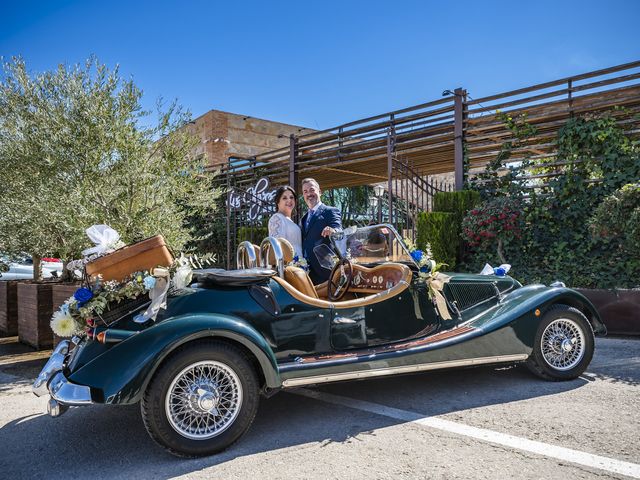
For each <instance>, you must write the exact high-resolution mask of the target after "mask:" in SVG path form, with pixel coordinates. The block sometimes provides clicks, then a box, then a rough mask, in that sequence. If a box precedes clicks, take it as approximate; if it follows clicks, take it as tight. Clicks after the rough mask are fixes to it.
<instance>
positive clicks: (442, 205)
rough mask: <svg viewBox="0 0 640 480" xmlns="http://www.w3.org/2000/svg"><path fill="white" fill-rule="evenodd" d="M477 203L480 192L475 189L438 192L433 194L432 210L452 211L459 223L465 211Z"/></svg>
mask: <svg viewBox="0 0 640 480" xmlns="http://www.w3.org/2000/svg"><path fill="white" fill-rule="evenodd" d="M479 203H480V192H476V191H475V190H462V191H460V192H440V193H436V194H435V195H434V196H433V211H434V212H449V213H453V214H454V215H455V220H456V222H457V223H458V224H459V225H460V224H461V223H462V219H463V218H464V217H465V216H466V214H467V212H468V211H469V210H471V209H472V208H474V207H475V206H476V205H478V204H479Z"/></svg>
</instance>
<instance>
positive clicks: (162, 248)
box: [86, 235, 173, 281]
mask: <svg viewBox="0 0 640 480" xmlns="http://www.w3.org/2000/svg"><path fill="white" fill-rule="evenodd" d="M172 262H173V256H172V255H171V252H170V251H169V249H168V248H167V245H166V243H165V241H164V238H163V237H162V235H156V236H155V237H151V238H147V239H146V240H142V241H140V242H137V243H134V244H133V245H127V246H126V247H122V248H119V249H118V250H116V251H115V252H112V253H110V254H108V255H105V256H103V257H100V258H97V259H95V260H94V261H92V262H90V263H87V265H86V270H87V275H89V276H90V277H97V276H98V275H102V279H103V280H118V281H121V280H123V279H124V278H126V277H127V276H128V275H131V274H132V273H133V272H138V271H141V270H150V269H152V268H154V267H159V266H162V267H168V266H170V265H171V263H172Z"/></svg>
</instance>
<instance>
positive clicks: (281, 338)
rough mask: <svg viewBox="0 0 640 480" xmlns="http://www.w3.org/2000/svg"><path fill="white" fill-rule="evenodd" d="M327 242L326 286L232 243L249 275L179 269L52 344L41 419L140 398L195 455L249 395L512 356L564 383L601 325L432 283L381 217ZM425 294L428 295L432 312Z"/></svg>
mask: <svg viewBox="0 0 640 480" xmlns="http://www.w3.org/2000/svg"><path fill="white" fill-rule="evenodd" d="M332 244H333V249H330V248H329V247H326V249H325V250H324V251H323V249H322V248H320V249H318V250H319V251H317V252H316V254H317V255H318V256H319V258H321V260H322V261H323V262H325V264H327V266H330V265H331V264H333V271H332V274H331V276H330V281H329V282H326V283H324V284H322V285H313V284H312V283H311V281H310V280H309V277H308V276H307V274H306V272H305V271H304V270H303V269H302V268H300V267H298V266H292V265H287V264H288V263H289V262H290V260H291V256H292V252H291V251H290V246H289V245H288V243H287V242H286V241H280V240H277V239H274V238H268V239H265V241H264V242H263V243H262V245H261V248H259V249H254V247H253V246H252V245H251V244H249V243H244V244H242V245H241V246H240V248H239V249H238V262H239V265H240V266H242V267H244V266H246V267H250V268H242V269H239V270H229V271H226V270H201V271H199V272H195V275H194V280H195V283H194V284H192V285H191V286H190V287H188V288H185V289H182V290H179V291H176V292H174V293H173V294H172V295H171V296H170V298H169V300H168V305H167V308H166V310H163V311H161V314H160V315H159V316H158V318H157V319H156V320H155V321H149V322H147V323H145V324H137V323H135V322H133V321H132V314H129V315H125V316H124V317H123V318H121V319H119V320H118V321H116V322H114V323H112V324H110V325H109V326H108V328H103V329H101V330H100V329H99V330H100V331H99V332H94V334H93V335H89V336H85V337H83V338H78V337H75V338H73V339H72V340H71V341H63V342H61V343H60V344H59V345H58V347H57V348H56V349H55V351H54V353H53V355H52V356H51V358H50V360H49V362H48V363H47V365H46V366H45V367H44V369H43V370H42V372H41V373H40V376H39V377H38V378H37V380H36V382H35V383H34V386H33V390H34V393H36V395H43V394H50V396H51V398H50V400H49V413H50V414H51V415H52V416H58V415H60V414H61V413H62V412H64V411H65V410H66V409H67V408H68V406H70V405H71V406H78V405H90V404H94V403H103V404H132V403H136V402H140V404H141V411H142V418H143V421H144V424H145V426H146V428H147V430H148V432H149V434H150V435H151V437H152V438H153V439H154V440H155V441H156V442H157V443H159V444H160V445H161V446H163V447H164V448H166V449H167V450H169V451H170V452H171V453H173V454H175V455H179V456H189V457H191V456H201V455H210V454H213V453H215V452H218V451H220V450H222V449H224V448H226V447H228V446H229V445H231V444H232V443H233V442H234V441H236V440H237V439H238V438H239V437H240V436H241V435H242V434H243V433H244V432H245V431H246V430H247V429H248V428H249V426H250V425H251V423H252V421H253V419H254V417H255V415H256V412H257V410H258V402H259V397H260V394H262V395H267V396H268V395H272V394H274V393H275V392H277V391H279V390H282V389H288V388H294V387H299V386H302V385H312V384H319V383H324V382H337V381H343V380H353V379H365V378H372V377H379V376H384V375H395V374H403V373H414V372H421V371H426V370H434V369H444V368H452V367H463V366H474V365H486V364H510V363H518V362H522V363H525V364H526V365H527V366H528V367H529V368H530V369H531V370H532V371H533V373H535V374H536V375H538V376H540V377H542V378H544V379H547V380H568V379H573V378H576V377H577V376H579V375H580V374H581V373H582V372H583V371H584V370H585V369H586V367H587V366H588V364H589V362H590V361H591V358H592V356H593V351H594V333H595V334H604V333H606V329H605V326H604V325H603V324H602V322H601V320H600V318H599V316H598V313H597V312H596V310H595V309H594V307H593V306H592V305H591V303H589V301H588V300H587V299H586V298H584V297H583V296H582V295H580V294H579V293H577V292H575V291H573V290H570V289H568V288H565V287H564V286H563V285H561V284H559V285H555V286H551V287H546V286H544V285H529V286H524V287H523V286H522V285H520V283H518V282H517V281H516V280H514V279H512V278H510V277H509V276H496V275H471V274H457V273H451V274H447V275H448V276H449V277H450V278H449V279H448V282H446V283H443V282H442V281H440V282H439V284H440V285H439V289H438V285H437V284H435V283H434V284H432V285H430V282H429V281H425V278H424V275H422V277H423V278H421V276H420V275H419V273H420V272H419V268H420V265H419V264H418V263H416V262H415V261H414V259H413V257H412V256H411V254H410V252H409V251H408V250H407V248H406V246H405V245H404V243H403V241H402V239H401V238H400V236H399V235H398V234H397V232H396V231H395V230H394V229H393V228H392V227H390V226H388V225H378V226H373V227H367V228H360V229H352V230H349V231H346V232H345V234H343V235H342V238H341V239H340V238H339V237H336V238H334V239H333V241H332ZM257 261H260V262H261V263H260V264H261V266H262V267H261V268H255V263H256V262H257ZM267 265H269V266H273V267H274V269H269V268H265V267H266V266H267ZM439 280H447V278H446V277H440V278H439ZM430 288H435V289H436V290H439V292H440V293H441V296H440V302H439V303H440V305H439V306H438V305H436V303H437V302H434V301H433V300H432V298H431V297H430V295H429V289H430ZM438 296H439V295H438ZM433 298H436V297H433Z"/></svg>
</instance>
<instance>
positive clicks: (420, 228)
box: [416, 190, 480, 271]
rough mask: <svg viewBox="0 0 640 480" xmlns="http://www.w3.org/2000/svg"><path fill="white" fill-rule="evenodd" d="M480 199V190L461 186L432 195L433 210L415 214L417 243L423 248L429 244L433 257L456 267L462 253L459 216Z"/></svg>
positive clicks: (460, 217) (449, 268)
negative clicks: (461, 188) (416, 217)
mask: <svg viewBox="0 0 640 480" xmlns="http://www.w3.org/2000/svg"><path fill="white" fill-rule="evenodd" d="M478 203H480V193H478V192H476V191H467V190H463V191H461V192H440V193H436V194H435V195H434V197H433V210H434V211H433V212H422V213H420V214H419V215H418V223H417V232H416V245H417V247H418V248H421V249H424V248H425V247H426V244H427V243H430V244H431V252H432V253H433V258H434V259H435V260H436V261H437V262H444V263H446V264H447V265H448V267H447V268H446V269H447V270H449V271H452V270H454V269H455V267H456V265H458V263H459V261H460V259H461V258H462V257H463V255H464V250H463V243H462V240H461V236H460V235H461V232H462V219H463V218H464V217H465V215H466V213H467V211H469V210H471V209H472V208H473V207H475V206H476V205H477V204H478Z"/></svg>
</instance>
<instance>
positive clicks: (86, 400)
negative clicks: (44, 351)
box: [32, 340, 93, 416]
mask: <svg viewBox="0 0 640 480" xmlns="http://www.w3.org/2000/svg"><path fill="white" fill-rule="evenodd" d="M68 351H69V340H63V341H62V342H60V343H59V344H58V346H57V347H56V349H55V350H54V351H53V353H52V354H51V357H50V358H49V361H48V362H47V363H46V365H45V366H44V368H43V369H42V371H41V372H40V375H38V378H36V381H35V382H33V386H32V390H33V393H34V394H35V395H36V396H38V397H41V396H43V395H45V394H49V395H51V400H49V406H48V411H49V414H51V415H52V416H58V415H60V414H61V413H63V412H64V411H65V410H66V407H67V406H69V405H89V404H92V403H93V401H92V400H91V389H90V388H89V387H87V386H84V385H76V384H75V383H72V382H70V381H69V380H68V379H67V378H66V377H65V376H64V374H63V373H62V368H63V366H64V360H65V357H66V355H67V352H68Z"/></svg>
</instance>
